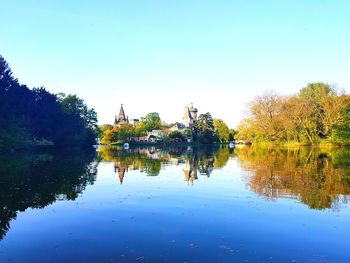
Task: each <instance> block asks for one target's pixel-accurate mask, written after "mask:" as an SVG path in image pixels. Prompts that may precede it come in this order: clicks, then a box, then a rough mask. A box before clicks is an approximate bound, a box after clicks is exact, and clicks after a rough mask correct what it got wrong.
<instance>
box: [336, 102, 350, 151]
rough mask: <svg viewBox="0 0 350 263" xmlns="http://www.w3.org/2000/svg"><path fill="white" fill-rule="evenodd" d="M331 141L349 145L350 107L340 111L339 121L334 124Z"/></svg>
mask: <svg viewBox="0 0 350 263" xmlns="http://www.w3.org/2000/svg"><path fill="white" fill-rule="evenodd" d="M332 141H333V142H334V143H336V144H341V145H350V107H348V108H347V109H346V110H344V111H343V112H342V118H341V121H339V122H338V123H337V124H336V125H335V128H334V129H333V131H332Z"/></svg>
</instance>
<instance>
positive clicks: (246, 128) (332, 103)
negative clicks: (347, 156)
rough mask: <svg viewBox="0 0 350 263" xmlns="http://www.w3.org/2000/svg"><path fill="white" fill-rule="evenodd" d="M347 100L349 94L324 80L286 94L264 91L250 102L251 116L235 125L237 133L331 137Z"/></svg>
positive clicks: (278, 138)
mask: <svg viewBox="0 0 350 263" xmlns="http://www.w3.org/2000/svg"><path fill="white" fill-rule="evenodd" d="M349 101H350V97H349V96H346V95H344V94H343V93H341V92H338V91H337V90H336V89H335V88H334V87H331V86H330V85H329V84H324V83H311V84H309V85H307V86H306V87H304V88H302V89H301V90H300V92H299V93H298V94H297V95H294V96H289V97H283V96H280V95H278V94H276V93H275V92H267V93H265V94H263V95H262V96H259V97H256V98H255V99H254V100H253V101H252V102H251V103H250V105H249V111H250V116H249V117H248V118H246V119H244V120H243V121H242V122H241V123H240V125H239V126H238V133H237V137H238V138H239V139H242V140H247V141H251V142H259V141H268V142H295V143H299V144H316V143H319V142H321V141H324V140H330V139H331V137H332V134H334V133H333V129H334V128H335V127H336V126H337V125H339V124H340V123H341V122H342V120H343V118H344V116H345V115H344V110H345V109H346V108H348V107H349ZM344 128H345V129H349V128H346V125H345V126H344ZM333 137H334V136H333Z"/></svg>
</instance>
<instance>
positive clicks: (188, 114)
mask: <svg viewBox="0 0 350 263" xmlns="http://www.w3.org/2000/svg"><path fill="white" fill-rule="evenodd" d="M197 113H198V109H197V108H194V107H193V104H191V107H185V114H184V116H183V118H182V121H183V124H184V125H185V127H186V128H190V129H191V128H193V125H194V123H195V122H196V121H197Z"/></svg>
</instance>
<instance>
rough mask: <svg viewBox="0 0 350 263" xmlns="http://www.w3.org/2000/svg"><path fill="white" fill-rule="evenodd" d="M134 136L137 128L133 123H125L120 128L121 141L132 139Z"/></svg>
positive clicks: (119, 136) (119, 137)
mask: <svg viewBox="0 0 350 263" xmlns="http://www.w3.org/2000/svg"><path fill="white" fill-rule="evenodd" d="M132 137H135V129H134V126H133V125H131V124H123V125H121V126H120V127H119V129H118V139H119V141H122V142H125V141H130V139H131V138H132Z"/></svg>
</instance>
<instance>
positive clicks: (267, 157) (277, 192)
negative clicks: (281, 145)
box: [236, 147, 350, 209]
mask: <svg viewBox="0 0 350 263" xmlns="http://www.w3.org/2000/svg"><path fill="white" fill-rule="evenodd" d="M236 154H237V156H238V160H239V163H240V165H241V167H242V168H243V169H244V170H248V171H250V172H251V175H250V176H248V177H247V178H245V180H246V185H247V186H248V188H249V189H250V190H252V191H254V192H256V193H257V194H259V195H261V196H263V197H264V198H266V199H269V200H274V199H276V198H279V197H288V198H297V199H299V200H300V201H301V202H303V203H304V204H306V205H308V206H309V208H312V209H325V208H332V209H339V206H340V205H341V204H342V203H347V202H348V201H349V200H350V197H349V195H350V166H349V160H350V149H333V150H328V151H327V150H320V149H313V148H299V149H294V150H287V149H266V148H254V147H244V148H241V149H236Z"/></svg>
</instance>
